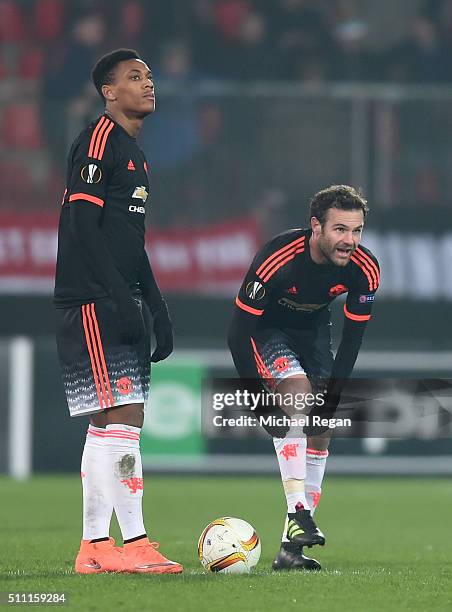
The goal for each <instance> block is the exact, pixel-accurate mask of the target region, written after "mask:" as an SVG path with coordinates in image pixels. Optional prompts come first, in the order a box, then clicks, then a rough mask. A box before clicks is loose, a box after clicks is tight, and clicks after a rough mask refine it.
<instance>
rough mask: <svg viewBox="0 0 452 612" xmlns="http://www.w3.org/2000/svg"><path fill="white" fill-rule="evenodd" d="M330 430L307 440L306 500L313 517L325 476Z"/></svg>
mask: <svg viewBox="0 0 452 612" xmlns="http://www.w3.org/2000/svg"><path fill="white" fill-rule="evenodd" d="M331 434H332V430H329V431H328V432H326V433H325V434H322V435H321V436H315V437H312V438H308V445H307V449H306V482H305V484H306V487H305V488H306V498H307V500H308V503H309V507H310V509H311V514H312V515H314V512H315V511H316V508H317V506H318V505H319V502H320V497H321V495H322V483H323V477H324V475H325V468H326V460H327V458H328V446H329V444H330V441H331Z"/></svg>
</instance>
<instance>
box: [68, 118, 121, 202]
mask: <svg viewBox="0 0 452 612" xmlns="http://www.w3.org/2000/svg"><path fill="white" fill-rule="evenodd" d="M114 126H115V124H114V123H113V121H111V120H110V119H108V117H106V116H105V115H104V116H103V117H101V118H100V120H99V121H98V122H97V123H96V125H95V127H94V129H93V130H92V131H91V130H90V131H87V132H86V133H85V134H83V135H82V136H81V137H80V139H79V141H78V142H77V144H76V146H75V147H74V149H73V151H72V158H71V160H70V161H71V163H70V172H69V176H68V185H67V193H66V201H68V202H70V203H71V202H75V201H84V202H90V203H91V204H95V205H96V206H99V207H100V208H103V206H104V204H105V196H106V191H107V185H108V182H109V180H110V176H111V173H112V170H113V165H114V160H113V145H112V138H111V131H112V130H113V128H114Z"/></svg>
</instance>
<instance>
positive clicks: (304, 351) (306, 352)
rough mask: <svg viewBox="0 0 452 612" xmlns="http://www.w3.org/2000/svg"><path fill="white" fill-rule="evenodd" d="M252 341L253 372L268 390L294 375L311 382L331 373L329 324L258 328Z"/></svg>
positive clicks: (332, 359)
mask: <svg viewBox="0 0 452 612" xmlns="http://www.w3.org/2000/svg"><path fill="white" fill-rule="evenodd" d="M251 344H252V347H253V357H254V367H255V368H256V373H257V375H258V376H259V378H261V380H262V382H263V383H264V386H265V387H267V388H268V389H269V390H274V389H275V388H276V386H277V385H278V384H279V383H280V382H281V381H282V380H284V379H285V378H288V377H290V376H294V375H297V374H304V375H305V376H307V377H308V378H309V379H311V380H312V381H315V380H317V379H323V380H325V379H328V378H329V377H330V376H331V371H332V368H333V362H334V358H333V353H332V351H331V332H330V325H322V326H319V327H313V328H312V329H303V330H298V329H297V330H295V329H276V328H266V329H260V330H258V331H257V332H255V334H254V335H253V337H252V338H251Z"/></svg>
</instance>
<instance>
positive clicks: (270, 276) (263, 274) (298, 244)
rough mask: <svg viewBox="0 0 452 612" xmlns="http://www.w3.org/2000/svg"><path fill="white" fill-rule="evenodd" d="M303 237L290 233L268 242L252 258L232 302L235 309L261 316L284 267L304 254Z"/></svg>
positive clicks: (298, 232)
mask: <svg viewBox="0 0 452 612" xmlns="http://www.w3.org/2000/svg"><path fill="white" fill-rule="evenodd" d="M304 243H305V236H304V234H302V233H301V231H297V232H294V231H290V232H285V233H284V234H280V235H278V236H276V237H275V238H273V239H272V240H270V242H268V243H267V244H266V245H265V246H264V247H262V249H261V250H260V251H259V252H258V253H257V254H256V256H255V257H254V259H253V262H252V264H251V266H250V268H249V270H248V272H247V273H246V275H245V278H244V280H243V282H242V285H241V287H240V290H239V292H238V295H237V298H236V301H235V303H236V306H237V307H238V308H240V309H241V310H243V311H245V312H247V313H249V314H252V315H254V316H257V317H259V316H262V315H263V314H264V312H265V308H266V307H267V305H268V303H269V301H270V294H271V291H272V289H274V288H275V287H276V286H277V285H278V283H279V282H281V279H282V277H283V274H284V270H286V269H287V268H285V267H284V266H285V264H286V263H288V262H289V261H290V260H291V259H294V257H295V256H296V255H297V254H298V253H302V252H303V251H304Z"/></svg>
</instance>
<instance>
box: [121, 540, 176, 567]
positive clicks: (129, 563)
mask: <svg viewBox="0 0 452 612" xmlns="http://www.w3.org/2000/svg"><path fill="white" fill-rule="evenodd" d="M158 547H159V543H158V542H149V540H148V538H142V539H140V540H137V541H136V542H129V543H128V544H124V547H123V549H122V550H123V551H124V552H123V556H124V562H125V568H126V569H125V571H126V572H131V573H134V574H180V573H181V572H183V571H184V568H183V567H182V565H180V563H176V562H175V561H170V560H169V559H167V558H166V557H164V556H163V555H162V554H161V553H159V552H158V550H157V548H158Z"/></svg>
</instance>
